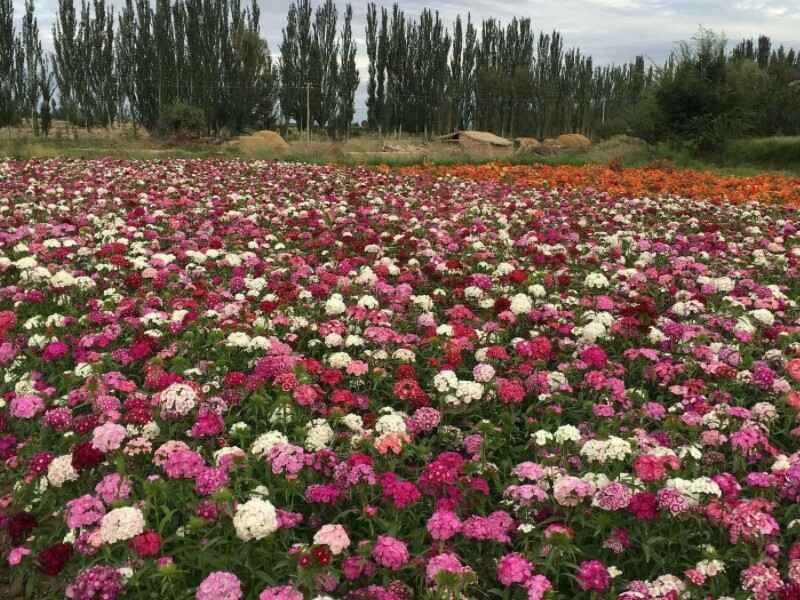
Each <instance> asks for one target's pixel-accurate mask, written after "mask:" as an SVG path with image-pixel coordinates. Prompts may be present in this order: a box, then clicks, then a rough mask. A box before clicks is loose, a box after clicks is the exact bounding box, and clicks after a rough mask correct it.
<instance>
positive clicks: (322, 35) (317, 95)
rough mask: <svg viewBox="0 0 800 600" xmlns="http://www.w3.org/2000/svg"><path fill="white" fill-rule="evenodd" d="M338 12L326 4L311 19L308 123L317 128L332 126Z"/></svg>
mask: <svg viewBox="0 0 800 600" xmlns="http://www.w3.org/2000/svg"><path fill="white" fill-rule="evenodd" d="M337 20H338V10H337V9H336V5H335V4H334V3H333V0H325V1H324V3H323V4H320V5H319V6H318V7H317V10H316V13H315V15H314V25H313V43H312V46H311V64H310V73H311V84H312V86H313V88H312V93H311V119H312V120H313V121H315V122H316V123H317V125H318V126H319V127H322V128H325V127H329V128H330V126H331V125H334V122H333V118H334V117H335V111H336V101H337V78H338V72H339V62H338V59H339V44H338V42H337V40H336V34H337V31H336V21H337Z"/></svg>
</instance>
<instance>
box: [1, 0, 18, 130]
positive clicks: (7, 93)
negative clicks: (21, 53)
mask: <svg viewBox="0 0 800 600" xmlns="http://www.w3.org/2000/svg"><path fill="white" fill-rule="evenodd" d="M18 100H19V99H18V98H17V95H16V34H15V32H14V4H13V2H12V0H0V127H6V126H9V125H13V124H15V123H16V122H17V114H18V106H17V103H18Z"/></svg>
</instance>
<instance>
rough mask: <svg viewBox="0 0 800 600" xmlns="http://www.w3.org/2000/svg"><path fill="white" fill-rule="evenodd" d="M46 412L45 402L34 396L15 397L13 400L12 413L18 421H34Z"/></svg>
mask: <svg viewBox="0 0 800 600" xmlns="http://www.w3.org/2000/svg"><path fill="white" fill-rule="evenodd" d="M43 410H44V401H43V400H42V399H41V398H39V396H34V395H33V394H23V395H21V396H15V397H14V399H13V400H11V406H10V412H11V416H12V417H16V418H17V419H32V418H33V417H35V416H36V415H38V414H39V413H40V412H42V411H43Z"/></svg>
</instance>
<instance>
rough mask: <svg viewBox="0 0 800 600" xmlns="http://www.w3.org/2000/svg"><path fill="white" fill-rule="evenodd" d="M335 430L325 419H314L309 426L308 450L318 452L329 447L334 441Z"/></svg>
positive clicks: (307, 434) (307, 435)
mask: <svg viewBox="0 0 800 600" xmlns="http://www.w3.org/2000/svg"><path fill="white" fill-rule="evenodd" d="M333 436H334V434H333V429H332V428H331V426H330V425H328V422H327V421H326V420H325V419H314V420H313V421H311V422H310V423H309V424H308V432H307V433H306V443H305V446H306V450H310V451H312V452H317V451H319V450H322V449H324V448H327V447H328V444H330V443H331V442H332V441H333Z"/></svg>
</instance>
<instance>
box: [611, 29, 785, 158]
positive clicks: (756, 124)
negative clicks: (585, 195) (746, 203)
mask: <svg viewBox="0 0 800 600" xmlns="http://www.w3.org/2000/svg"><path fill="white" fill-rule="evenodd" d="M798 80H800V54H798V53H797V52H796V51H795V50H793V49H789V50H787V49H785V48H784V47H783V46H780V47H777V48H774V47H773V45H772V42H771V40H770V39H769V38H768V37H766V36H762V37H760V38H759V39H758V40H751V39H745V40H743V41H741V42H740V43H739V44H737V45H736V46H735V47H733V49H732V50H730V51H729V50H728V44H727V40H726V39H725V38H724V37H722V36H720V35H718V34H715V33H713V32H711V31H708V30H701V31H700V32H699V34H698V35H697V36H696V37H695V38H694V39H693V40H692V41H691V42H686V43H683V44H681V45H680V46H679V47H678V49H677V50H676V52H674V53H673V54H672V56H671V57H670V58H669V60H668V61H667V63H666V64H665V65H664V67H663V68H662V69H660V70H659V73H658V78H657V81H656V85H654V86H653V87H652V88H650V89H649V90H648V91H647V92H646V93H645V94H643V95H642V97H641V98H640V101H639V102H638V103H637V104H635V105H632V106H631V108H630V109H629V110H628V111H623V112H622V113H620V115H619V117H618V119H619V121H620V123H619V126H620V127H627V128H629V129H631V130H632V131H634V132H635V133H636V134H637V135H640V136H641V137H644V138H647V139H650V140H663V139H668V140H674V141H678V142H681V143H684V144H687V145H688V146H689V147H690V149H691V150H694V151H696V152H701V153H702V152H707V151H716V150H718V149H719V148H720V147H721V146H723V145H724V144H725V143H726V142H727V141H728V140H730V139H733V138H735V137H738V136H742V135H760V136H768V135H775V134H784V135H796V134H800V86H798V85H796V84H795V85H793V83H794V82H796V81H798Z"/></svg>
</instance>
